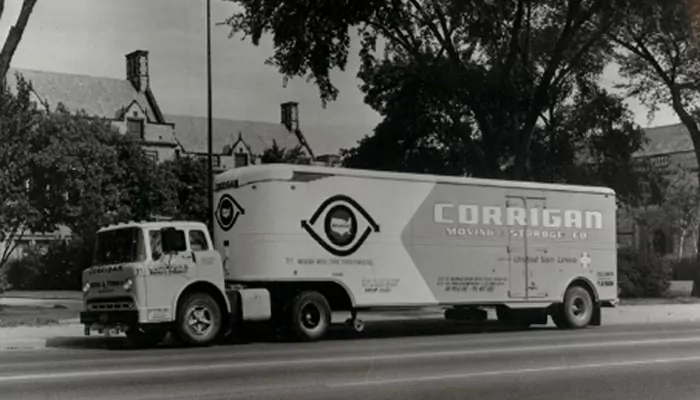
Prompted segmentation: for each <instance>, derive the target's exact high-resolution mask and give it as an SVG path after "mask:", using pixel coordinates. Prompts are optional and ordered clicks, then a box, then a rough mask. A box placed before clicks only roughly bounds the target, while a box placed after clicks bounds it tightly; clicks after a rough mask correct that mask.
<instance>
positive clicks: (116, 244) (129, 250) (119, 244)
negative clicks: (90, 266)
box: [94, 228, 146, 265]
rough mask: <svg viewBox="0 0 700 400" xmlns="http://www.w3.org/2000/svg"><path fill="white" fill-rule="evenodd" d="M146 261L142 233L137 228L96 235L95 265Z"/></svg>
mask: <svg viewBox="0 0 700 400" xmlns="http://www.w3.org/2000/svg"><path fill="white" fill-rule="evenodd" d="M145 259H146V252H145V248H144V243H143V233H142V231H141V229H139V228H122V229H115V230H111V231H106V232H102V233H100V234H98V235H97V244H96V245H95V257H94V264H95V265H105V264H117V263H126V262H138V261H144V260H145Z"/></svg>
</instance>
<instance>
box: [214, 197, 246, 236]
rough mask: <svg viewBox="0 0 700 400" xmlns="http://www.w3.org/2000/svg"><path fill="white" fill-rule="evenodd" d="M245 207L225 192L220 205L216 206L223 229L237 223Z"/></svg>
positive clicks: (217, 216) (227, 228) (218, 219)
mask: <svg viewBox="0 0 700 400" xmlns="http://www.w3.org/2000/svg"><path fill="white" fill-rule="evenodd" d="M243 213H244V211H243V209H242V208H241V207H240V206H239V205H238V203H237V202H236V200H234V199H233V197H231V196H229V195H227V194H225V195H223V196H221V199H219V205H218V207H217V208H216V219H217V221H218V222H219V226H220V227H221V229H223V230H225V231H227V230H229V229H231V228H232V227H233V225H235V223H236V220H237V219H238V216H239V215H241V214H243Z"/></svg>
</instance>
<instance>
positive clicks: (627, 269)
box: [617, 248, 672, 298]
mask: <svg viewBox="0 0 700 400" xmlns="http://www.w3.org/2000/svg"><path fill="white" fill-rule="evenodd" d="M617 268H618V286H619V288H620V297H622V298H644V297H646V298H650V297H665V296H666V295H667V293H668V288H669V286H670V283H671V276H672V268H671V263H670V262H668V261H666V260H663V259H661V258H659V257H658V256H655V255H653V254H644V253H641V252H639V251H637V250H636V249H631V248H627V249H619V250H618V264H617Z"/></svg>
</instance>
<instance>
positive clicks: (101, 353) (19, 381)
mask: <svg viewBox="0 0 700 400" xmlns="http://www.w3.org/2000/svg"><path fill="white" fill-rule="evenodd" d="M435 323H436V324H441V325H440V326H439V327H437V328H434V325H432V322H431V321H421V322H402V323H401V324H399V325H398V328H397V323H395V322H386V323H379V322H377V323H374V324H368V326H367V331H366V332H364V333H363V334H362V335H361V337H353V336H352V335H349V334H348V333H345V332H344V331H337V332H334V333H333V335H332V336H331V337H330V338H329V339H328V340H325V341H323V342H317V343H279V342H274V341H266V340H264V338H263V339H260V340H258V341H256V342H253V343H242V344H241V343H238V344H225V345H218V346H215V347H210V348H205V349H185V348H178V347H177V346H172V345H171V346H166V347H161V348H158V349H149V350H134V349H126V348H124V343H123V342H122V340H121V339H115V338H112V339H104V338H99V339H96V338H88V339H79V340H74V341H65V342H56V343H53V346H54V348H52V349H47V350H41V351H30V352H6V353H0V398H2V399H3V400H10V399H47V400H48V399H52V400H54V399H71V400H77V399H148V400H157V399H163V400H166V399H168V400H169V399H202V400H204V399H207V400H210V399H211V400H214V399H216V400H218V399H276V400H280V399H304V400H314V399H326V400H335V399H358V398H360V399H387V400H389V399H409V400H410V399H428V398H432V399H440V400H448V399H460V400H464V399H478V400H484V399H499V400H507V399H518V400H526V399H533V400H534V399H537V400H548V399H557V400H558V399H564V398H565V399H567V400H569V399H593V398H594V399H596V400H603V399H610V400H613V399H614V400H625V399H634V400H646V399H674V400H683V399H693V400H696V399H698V398H700V379H698V371H700V323H693V324H674V325H667V326H662V325H639V326H614V327H605V326H604V327H600V328H591V329H586V330H582V331H558V330H555V329H550V328H545V329H531V330H528V331H520V332H507V331H502V330H500V331H499V330H498V329H486V330H485V331H484V330H482V331H477V330H475V329H474V328H471V327H454V326H452V327H450V326H448V325H444V324H445V323H444V322H435Z"/></svg>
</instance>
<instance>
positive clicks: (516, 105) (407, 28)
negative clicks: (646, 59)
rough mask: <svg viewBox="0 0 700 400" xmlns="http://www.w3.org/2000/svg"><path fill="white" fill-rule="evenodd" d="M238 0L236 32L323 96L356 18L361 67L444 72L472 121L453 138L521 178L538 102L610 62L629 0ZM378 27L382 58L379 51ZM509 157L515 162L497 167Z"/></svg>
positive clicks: (578, 86) (332, 93) (444, 107)
mask: <svg viewBox="0 0 700 400" xmlns="http://www.w3.org/2000/svg"><path fill="white" fill-rule="evenodd" d="M231 1H234V2H236V3H238V4H239V5H240V6H242V11H241V12H238V13H236V14H235V15H233V16H232V17H231V18H229V19H228V20H227V21H226V24H228V25H229V26H230V27H231V29H232V34H235V33H237V32H243V33H244V34H245V35H246V37H247V36H249V37H251V40H252V42H253V43H254V44H256V45H257V44H258V43H259V41H260V38H261V37H262V35H263V34H267V33H271V34H272V35H273V40H274V44H275V51H274V55H273V56H272V57H271V58H270V59H269V60H268V63H269V64H271V65H274V66H275V67H277V68H278V70H279V71H280V72H281V73H282V74H283V77H284V79H285V81H286V80H287V79H289V78H292V77H297V76H299V77H302V76H307V77H308V79H311V80H314V81H315V82H316V84H317V85H318V87H319V90H320V94H321V100H322V101H323V103H324V104H326V102H328V101H332V100H334V99H335V98H336V96H337V95H338V90H337V88H336V87H335V86H334V85H333V84H332V82H331V79H330V71H331V70H332V69H334V68H340V69H344V68H345V67H346V64H347V57H348V52H349V48H350V29H351V28H357V29H358V30H359V33H360V35H361V37H362V48H361V50H360V55H361V57H362V59H363V63H362V66H361V69H360V74H361V75H363V74H364V75H368V74H372V73H373V72H375V71H380V72H381V73H384V71H385V70H387V69H389V70H390V69H391V68H392V67H395V66H396V67H398V68H400V67H402V66H403V67H405V68H423V69H424V70H433V71H439V72H440V74H441V75H432V76H433V77H437V78H440V77H449V78H450V79H452V85H453V86H454V87H453V88H451V90H450V91H449V93H448V94H450V95H451V94H458V95H459V98H460V100H459V101H460V103H461V104H460V106H459V108H466V109H467V111H468V112H466V113H461V114H460V115H459V116H458V118H459V121H461V124H465V125H466V124H468V125H469V126H470V127H469V129H470V130H471V131H472V133H471V134H470V135H469V136H466V135H465V132H467V130H465V129H457V130H456V131H457V134H459V135H461V136H460V137H459V138H457V139H454V140H455V141H460V142H464V141H465V140H466V139H465V138H466V137H469V140H470V141H471V142H472V144H473V150H472V151H474V152H475V153H476V154H477V156H478V159H479V160H482V162H484V163H488V164H487V167H484V168H482V170H481V171H478V174H479V175H482V176H483V175H506V176H509V177H513V178H516V179H525V178H529V177H531V174H532V171H533V168H532V167H531V166H530V165H529V164H530V154H531V150H532V144H533V140H534V136H535V134H536V130H537V127H538V125H539V124H541V122H542V114H543V113H544V112H545V111H547V110H548V109H549V108H551V107H552V106H553V105H555V104H558V103H561V102H564V101H565V100H567V99H570V98H571V97H572V95H573V94H574V92H576V91H577V90H584V88H585V87H586V86H588V85H590V84H591V83H592V82H595V81H596V79H597V78H598V77H599V75H600V74H601V72H602V70H603V68H604V67H605V66H606V65H607V63H608V61H609V59H610V56H611V54H612V48H611V46H610V45H609V41H608V40H607V39H606V34H608V33H610V32H612V31H613V30H614V29H615V28H616V27H617V26H618V24H619V23H620V21H621V20H622V18H623V17H624V16H625V14H626V8H627V5H628V3H627V1H623V0H590V1H583V0H565V1H559V0H510V1H482V0H423V1H421V0H370V1H361V2H359V1H358V2H341V3H339V2H327V1H319V2H298V1H292V0H231ZM380 39H381V40H382V41H383V42H384V45H385V55H386V57H385V58H384V59H383V60H378V59H377V58H376V57H375V55H374V53H375V50H376V45H377V42H378V40H380ZM365 81H367V79H365ZM388 94H391V93H388ZM450 95H447V96H444V97H442V96H437V98H436V100H438V101H440V102H441V103H442V104H440V107H439V109H438V111H440V112H442V114H443V115H442V116H443V118H453V119H454V118H455V117H454V116H453V115H451V114H449V111H450V110H452V109H453V108H454V106H453V105H452V104H448V103H449V102H450V101H451V100H452V97H451V96H450ZM370 104H371V103H370ZM375 109H376V108H375ZM378 111H380V112H381V111H382V110H381V109H378ZM462 120H463V121H462ZM451 125H459V124H458V123H457V120H454V121H452V123H451ZM450 134H451V133H450ZM503 165H508V168H506V169H505V170H502V168H501V167H502V166H503Z"/></svg>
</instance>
